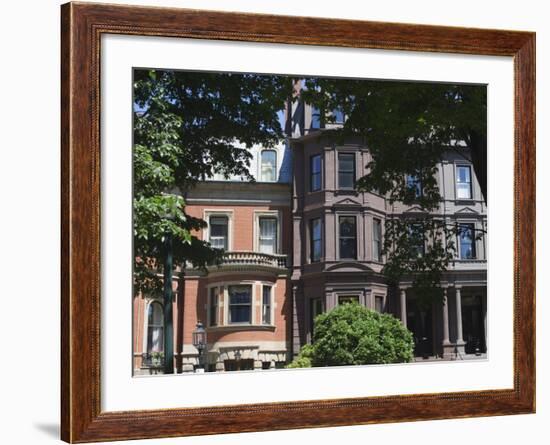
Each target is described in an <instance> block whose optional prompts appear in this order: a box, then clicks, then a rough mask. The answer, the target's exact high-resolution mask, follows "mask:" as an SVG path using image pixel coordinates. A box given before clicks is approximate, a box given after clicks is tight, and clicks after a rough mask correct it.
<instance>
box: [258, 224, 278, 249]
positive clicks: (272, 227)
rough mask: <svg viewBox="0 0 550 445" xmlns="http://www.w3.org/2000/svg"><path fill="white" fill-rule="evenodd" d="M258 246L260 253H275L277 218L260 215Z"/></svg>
mask: <svg viewBox="0 0 550 445" xmlns="http://www.w3.org/2000/svg"><path fill="white" fill-rule="evenodd" d="M259 226H260V230H259V247H260V252H262V253H270V254H273V253H277V218H274V217H260V219H259Z"/></svg>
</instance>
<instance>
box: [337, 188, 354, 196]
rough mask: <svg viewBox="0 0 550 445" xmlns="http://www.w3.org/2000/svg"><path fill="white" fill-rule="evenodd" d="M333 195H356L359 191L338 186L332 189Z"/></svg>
mask: <svg viewBox="0 0 550 445" xmlns="http://www.w3.org/2000/svg"><path fill="white" fill-rule="evenodd" d="M334 194H335V195H355V196H358V195H359V192H358V191H357V190H355V189H354V188H339V189H337V190H335V191H334Z"/></svg>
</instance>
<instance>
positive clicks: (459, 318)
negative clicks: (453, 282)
mask: <svg viewBox="0 0 550 445" xmlns="http://www.w3.org/2000/svg"><path fill="white" fill-rule="evenodd" d="M455 289H456V293H455V298H456V342H457V343H458V344H461V343H464V339H463V338H462V337H463V334H462V296H461V295H460V289H461V287H460V286H456V287H455Z"/></svg>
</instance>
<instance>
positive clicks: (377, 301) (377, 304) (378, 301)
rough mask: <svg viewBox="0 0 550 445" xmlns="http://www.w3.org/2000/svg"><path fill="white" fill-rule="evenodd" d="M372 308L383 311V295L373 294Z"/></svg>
mask: <svg viewBox="0 0 550 445" xmlns="http://www.w3.org/2000/svg"><path fill="white" fill-rule="evenodd" d="M374 309H375V311H376V312H379V313H382V312H384V297H380V296H378V295H375V296H374Z"/></svg>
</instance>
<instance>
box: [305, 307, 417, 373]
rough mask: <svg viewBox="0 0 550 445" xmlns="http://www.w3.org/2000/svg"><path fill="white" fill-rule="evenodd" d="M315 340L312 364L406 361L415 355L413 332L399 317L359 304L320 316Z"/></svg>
mask: <svg viewBox="0 0 550 445" xmlns="http://www.w3.org/2000/svg"><path fill="white" fill-rule="evenodd" d="M313 340H314V341H313V345H314V347H313V351H312V354H311V362H312V365H313V366H339V365H367V364H375V363H403V362H410V361H411V360H412V358H413V348H414V342H413V337H412V334H411V333H410V332H409V331H408V330H407V328H405V327H404V326H403V324H402V323H401V322H400V321H399V320H398V319H397V318H395V317H394V316H392V315H390V314H380V313H378V312H376V311H372V310H370V309H367V308H365V307H364V306H361V305H359V304H357V303H350V304H344V305H340V306H337V307H336V308H335V309H333V310H332V311H330V312H327V313H324V314H320V315H319V316H317V317H316V319H315V328H314V333H313Z"/></svg>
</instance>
